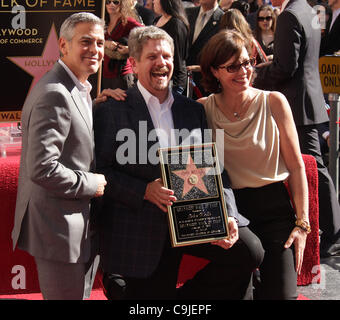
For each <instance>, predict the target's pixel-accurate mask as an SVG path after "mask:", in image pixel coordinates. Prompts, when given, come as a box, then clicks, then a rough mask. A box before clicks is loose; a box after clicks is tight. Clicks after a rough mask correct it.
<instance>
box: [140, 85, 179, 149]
mask: <svg viewBox="0 0 340 320" xmlns="http://www.w3.org/2000/svg"><path fill="white" fill-rule="evenodd" d="M137 87H138V89H139V91H140V92H141V94H142V96H143V98H144V101H145V103H146V105H147V107H148V110H149V113H150V116H151V119H152V122H153V125H154V127H155V129H156V134H157V137H158V140H159V144H160V146H161V148H166V147H170V146H175V145H176V143H175V134H174V121H173V117H172V112H171V107H172V104H173V102H174V97H173V95H172V92H171V90H170V89H169V94H168V97H167V98H166V100H165V101H164V102H163V103H159V100H158V98H156V97H155V96H154V95H152V94H151V93H150V92H149V91H148V90H146V89H145V88H144V87H143V85H142V84H141V83H140V82H139V81H137Z"/></svg>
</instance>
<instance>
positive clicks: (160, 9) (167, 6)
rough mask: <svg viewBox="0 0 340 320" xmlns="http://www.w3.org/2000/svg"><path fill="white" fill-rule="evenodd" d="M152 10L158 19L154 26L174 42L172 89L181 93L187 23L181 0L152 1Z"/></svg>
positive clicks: (183, 86)
mask: <svg viewBox="0 0 340 320" xmlns="http://www.w3.org/2000/svg"><path fill="white" fill-rule="evenodd" d="M153 4H154V10H155V12H156V14H158V15H159V17H158V18H157V19H156V21H155V22H154V24H155V25H156V26H157V27H159V28H161V29H163V30H164V31H166V32H167V33H168V34H169V35H170V36H171V38H172V39H173V40H174V45H175V53H174V72H173V76H172V87H173V90H175V91H176V92H178V93H182V92H183V90H184V88H185V87H186V82H187V69H186V63H185V59H186V58H187V55H188V46H189V43H188V40H189V39H188V36H189V23H188V20H187V18H186V15H185V11H184V7H183V5H182V1H181V0H154V1H153Z"/></svg>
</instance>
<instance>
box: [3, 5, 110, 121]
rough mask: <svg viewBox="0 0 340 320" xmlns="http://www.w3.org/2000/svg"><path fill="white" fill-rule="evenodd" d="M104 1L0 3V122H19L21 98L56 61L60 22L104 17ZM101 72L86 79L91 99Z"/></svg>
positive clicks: (94, 93) (98, 82)
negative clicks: (86, 15) (87, 15)
mask: <svg viewBox="0 0 340 320" xmlns="http://www.w3.org/2000/svg"><path fill="white" fill-rule="evenodd" d="M104 9H105V5H104V1H95V0H0V61H1V64H0V65H1V77H2V79H1V101H0V122H13V121H15V122H18V121H20V116H21V109H22V107H23V105H24V102H25V99H26V97H27V95H28V93H29V92H30V90H31V89H32V88H33V87H34V85H35V84H36V83H37V82H38V81H39V80H40V79H41V77H42V76H43V75H44V74H45V73H46V72H47V71H48V70H50V69H51V68H52V66H53V64H54V63H55V62H56V61H57V60H58V58H59V49H58V35H59V29H60V26H61V24H62V22H63V21H64V20H65V19H66V18H67V17H68V16H70V15H71V14H73V13H75V12H81V11H86V12H91V13H93V14H95V15H97V16H98V17H104ZM100 76H101V72H99V73H98V74H96V75H93V76H91V77H90V79H89V81H90V82H91V84H92V86H93V88H94V89H93V90H92V94H93V97H95V96H96V95H97V90H98V88H97V87H98V85H99V84H100V81H99V79H100Z"/></svg>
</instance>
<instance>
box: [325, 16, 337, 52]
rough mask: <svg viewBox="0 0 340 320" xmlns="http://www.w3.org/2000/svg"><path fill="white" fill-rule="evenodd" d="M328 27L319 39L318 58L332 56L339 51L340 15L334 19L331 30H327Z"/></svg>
mask: <svg viewBox="0 0 340 320" xmlns="http://www.w3.org/2000/svg"><path fill="white" fill-rule="evenodd" d="M329 27H330V24H329V25H328V28H327V29H326V33H325V35H324V36H323V37H322V39H321V46H320V56H324V55H326V54H333V53H334V52H336V51H339V50H340V15H338V17H337V18H336V19H335V21H334V24H333V26H332V29H331V30H329Z"/></svg>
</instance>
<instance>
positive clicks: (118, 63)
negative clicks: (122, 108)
mask: <svg viewBox="0 0 340 320" xmlns="http://www.w3.org/2000/svg"><path fill="white" fill-rule="evenodd" d="M105 7H106V11H105V21H106V24H107V26H106V31H105V56H104V64H103V79H102V88H103V89H106V88H111V89H116V88H120V89H124V90H125V89H127V88H128V87H130V86H132V85H133V83H134V76H133V73H132V69H131V65H130V63H129V61H128V60H127V58H128V54H129V49H128V47H127V37H128V36H129V33H130V31H131V30H132V29H133V28H135V27H139V26H141V24H140V23H139V22H138V21H137V19H138V16H137V14H136V11H135V10H134V7H133V6H132V2H131V0H106V1H105Z"/></svg>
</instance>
